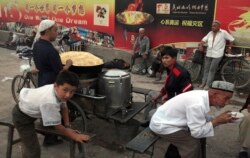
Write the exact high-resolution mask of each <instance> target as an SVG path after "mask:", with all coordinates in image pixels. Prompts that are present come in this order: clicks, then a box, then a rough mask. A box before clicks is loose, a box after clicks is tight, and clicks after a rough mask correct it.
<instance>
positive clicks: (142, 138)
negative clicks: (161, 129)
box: [126, 127, 159, 158]
mask: <svg viewBox="0 0 250 158" xmlns="http://www.w3.org/2000/svg"><path fill="white" fill-rule="evenodd" d="M158 139H159V136H158V135H155V134H154V133H153V132H152V131H151V130H150V128H149V127H148V128H145V129H144V130H143V131H142V132H140V133H139V134H138V135H137V136H136V137H135V138H133V139H132V140H131V141H130V142H128V144H127V145H126V148H127V149H129V150H132V151H133V155H132V158H134V157H135V153H140V154H143V153H145V154H147V155H149V156H150V158H152V156H153V154H154V143H155V142H156V141H157V140H158ZM150 147H151V148H152V149H151V151H149V150H148V149H149V148H150Z"/></svg>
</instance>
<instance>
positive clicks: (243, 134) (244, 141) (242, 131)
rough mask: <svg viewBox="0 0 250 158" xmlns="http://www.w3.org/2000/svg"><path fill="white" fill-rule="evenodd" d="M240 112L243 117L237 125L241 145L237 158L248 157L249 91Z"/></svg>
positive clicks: (249, 140)
mask: <svg viewBox="0 0 250 158" xmlns="http://www.w3.org/2000/svg"><path fill="white" fill-rule="evenodd" d="M240 112H242V113H243V114H244V118H243V120H242V121H241V123H240V125H239V140H240V145H241V149H240V153H239V158H248V149H249V148H250V93H249V95H248V97H247V100H246V102H245V104H244V105H243V107H242V109H240Z"/></svg>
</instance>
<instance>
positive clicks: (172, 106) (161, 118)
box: [149, 81, 235, 158]
mask: <svg viewBox="0 0 250 158" xmlns="http://www.w3.org/2000/svg"><path fill="white" fill-rule="evenodd" d="M233 90H234V85H233V84H231V83H228V82H224V81H214V82H213V84H212V88H211V89H209V90H208V91H205V90H193V91H189V92H186V93H182V94H179V95H177V96H176V97H174V98H172V99H170V100H169V101H167V102H166V103H165V104H163V105H162V106H160V107H159V108H158V109H157V111H156V112H155V113H154V115H153V117H152V118H151V122H150V126H149V127H150V129H151V130H152V131H153V132H154V133H156V134H157V135H159V136H160V137H162V138H163V139H165V140H166V141H167V142H169V143H171V144H173V145H175V146H176V147H177V148H178V150H179V153H180V156H181V157H183V158H200V157H201V148H200V147H201V145H200V138H205V137H211V136H214V127H216V126H218V125H220V124H225V123H229V122H231V121H233V120H235V118H234V117H233V116H232V115H231V113H230V112H229V111H226V112H224V113H222V114H220V115H219V116H217V117H215V118H211V116H209V115H208V112H209V111H210V106H214V107H218V108H222V107H224V106H225V105H226V104H227V103H228V101H229V100H230V98H231V97H232V96H233Z"/></svg>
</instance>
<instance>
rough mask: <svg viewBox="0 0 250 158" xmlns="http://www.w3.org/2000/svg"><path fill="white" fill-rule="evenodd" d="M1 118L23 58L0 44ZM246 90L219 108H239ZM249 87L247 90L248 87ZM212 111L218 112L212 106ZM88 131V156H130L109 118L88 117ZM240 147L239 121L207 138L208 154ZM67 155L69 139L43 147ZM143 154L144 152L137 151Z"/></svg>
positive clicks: (3, 136)
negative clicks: (89, 135)
mask: <svg viewBox="0 0 250 158" xmlns="http://www.w3.org/2000/svg"><path fill="white" fill-rule="evenodd" d="M0 55H1V58H0V93H1V95H0V119H1V118H4V117H7V116H9V115H10V112H11V110H12V108H13V106H14V100H13V98H12V95H11V81H12V80H11V79H12V78H13V76H14V75H16V74H20V72H19V65H20V63H21V62H22V60H21V59H19V58H18V57H17V55H16V54H15V51H11V50H7V49H4V48H0ZM131 78H132V84H133V86H136V87H142V88H150V89H152V90H157V91H159V90H160V88H161V87H162V84H163V80H162V81H161V82H157V83H156V82H154V79H152V78H147V77H146V76H139V75H132V76H131ZM245 91H246V90H244V91H240V92H238V93H237V95H236V96H235V97H234V100H233V101H232V102H231V105H229V106H227V107H226V108H224V109H222V110H221V111H220V112H223V111H225V110H232V111H238V110H239V109H240V108H241V105H242V104H243V103H244V101H245V97H246V94H245ZM248 91H249V90H248ZM134 99H135V100H136V101H143V99H144V96H142V95H139V94H137V95H136V94H134ZM212 111H213V112H212V113H211V114H212V115H216V114H218V113H219V112H218V111H216V109H212ZM141 116H142V114H139V115H138V116H136V119H139V120H140V119H141ZM88 131H89V132H93V133H96V134H97V136H96V138H95V139H94V140H93V141H92V142H89V143H87V144H86V157H87V158H129V157H131V156H132V152H130V151H127V150H124V148H123V146H122V144H125V143H124V142H123V143H121V144H119V143H117V137H116V133H115V129H114V125H113V124H112V121H108V120H104V119H100V118H97V117H95V116H92V117H90V119H88ZM0 140H1V141H0V155H1V156H0V157H4V156H5V152H6V140H7V129H6V128H4V127H0ZM39 140H40V143H42V141H43V136H41V135H39ZM166 146H167V143H165V142H163V141H162V140H159V141H157V143H156V146H155V152H154V153H155V154H154V156H153V157H154V158H162V157H163V155H164V152H165V150H166ZM239 149H240V146H239V142H238V124H237V123H230V124H226V125H221V126H219V127H217V128H216V129H215V136H214V137H211V138H208V139H207V158H236V156H237V154H238V151H239ZM12 153H13V156H12V157H13V158H21V146H20V143H19V144H16V145H14V148H13V152H12ZM58 157H60V158H67V157H69V148H68V143H67V142H66V141H64V143H63V144H61V145H57V146H54V147H47V148H45V147H42V158H58ZM136 157H138V158H142V157H146V156H145V155H137V156H136Z"/></svg>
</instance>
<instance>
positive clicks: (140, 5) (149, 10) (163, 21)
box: [115, 0, 216, 49]
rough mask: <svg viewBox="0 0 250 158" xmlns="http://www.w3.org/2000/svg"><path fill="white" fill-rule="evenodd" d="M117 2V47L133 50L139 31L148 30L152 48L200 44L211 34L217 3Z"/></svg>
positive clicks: (198, 0) (210, 0) (197, 0)
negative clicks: (141, 29)
mask: <svg viewBox="0 0 250 158" xmlns="http://www.w3.org/2000/svg"><path fill="white" fill-rule="evenodd" d="M118 1H119V0H116V8H115V15H116V16H115V20H116V22H115V25H116V27H115V46H116V47H121V48H125V49H131V48H132V42H133V39H134V37H135V36H137V32H138V29H139V28H140V27H144V28H145V30H146V35H147V36H148V37H149V38H150V40H151V46H152V47H154V46H157V45H159V44H161V43H164V44H168V43H177V42H178V43H179V42H197V41H200V39H201V38H202V37H203V36H205V35H206V34H207V32H208V31H210V28H211V23H212V21H213V19H214V11H215V4H216V3H215V2H216V1H215V0H193V1H179V0H154V1H147V0H126V1H119V3H118Z"/></svg>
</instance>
